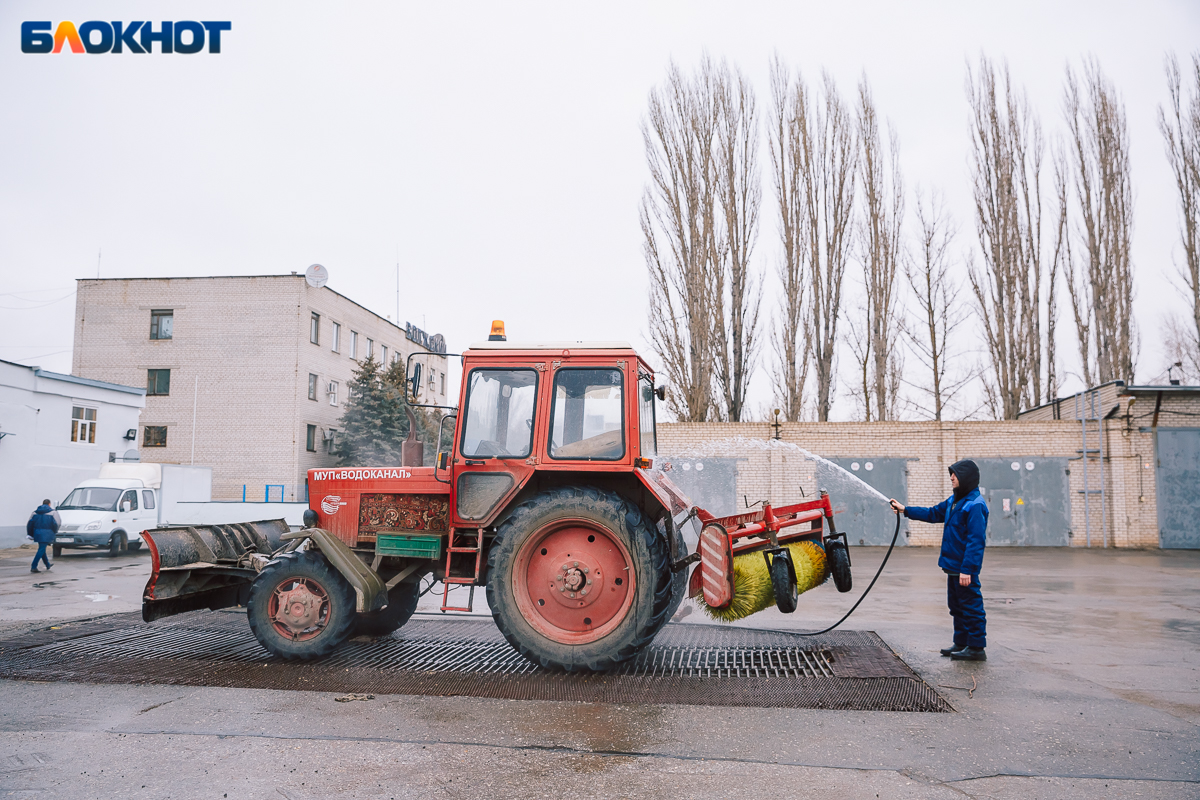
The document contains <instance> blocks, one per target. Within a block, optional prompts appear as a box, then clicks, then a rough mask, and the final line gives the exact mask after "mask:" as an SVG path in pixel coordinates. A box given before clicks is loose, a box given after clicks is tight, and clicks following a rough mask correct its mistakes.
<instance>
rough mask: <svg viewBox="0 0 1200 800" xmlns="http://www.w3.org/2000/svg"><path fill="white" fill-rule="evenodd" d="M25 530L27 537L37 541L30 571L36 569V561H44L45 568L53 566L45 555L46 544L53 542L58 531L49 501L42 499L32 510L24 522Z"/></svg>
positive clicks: (35, 570) (48, 568)
mask: <svg viewBox="0 0 1200 800" xmlns="http://www.w3.org/2000/svg"><path fill="white" fill-rule="evenodd" d="M25 532H26V533H27V534H29V538H31V539H33V540H34V541H35V542H37V546H38V551H37V555H36V556H34V557H33V566H31V567H30V568H29V571H30V572H37V571H38V562H39V561H44V562H46V570H47V571H49V570H50V567H52V566H54V565H53V564H51V563H50V559H49V558H47V557H46V545H48V544H53V543H54V537H55V535H56V534H57V533H58V521H57V520H56V519H54V509H52V508H50V501H49V500H43V501H42V504H41V505H40V506H38V507H37V511H35V512H33V516H32V517H30V518H29V522H26V523H25Z"/></svg>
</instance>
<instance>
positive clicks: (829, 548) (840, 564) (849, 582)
mask: <svg viewBox="0 0 1200 800" xmlns="http://www.w3.org/2000/svg"><path fill="white" fill-rule="evenodd" d="M825 555H826V557H828V558H829V571H830V572H831V573H832V574H833V585H834V586H836V587H837V590H838V591H839V592H848V591H850V590H851V589H852V588H853V587H854V579H853V578H852V577H851V575H850V554H849V553H847V552H846V545H845V543H844V542H839V541H832V542H830V543H829V544H827V545H825Z"/></svg>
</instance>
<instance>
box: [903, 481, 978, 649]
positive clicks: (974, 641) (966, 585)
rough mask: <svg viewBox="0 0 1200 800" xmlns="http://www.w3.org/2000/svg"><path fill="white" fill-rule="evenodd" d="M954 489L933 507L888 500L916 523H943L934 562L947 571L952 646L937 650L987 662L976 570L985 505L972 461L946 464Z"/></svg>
mask: <svg viewBox="0 0 1200 800" xmlns="http://www.w3.org/2000/svg"><path fill="white" fill-rule="evenodd" d="M950 486H951V487H952V488H953V489H954V494H952V495H951V496H950V497H948V498H946V499H945V500H943V501H942V502H940V503H938V504H937V505H936V506H932V507H930V508H919V507H917V506H908V507H905V506H904V505H902V504H901V503H900V502H898V501H897V500H895V499H893V500H892V501H891V503H892V510H894V511H895V512H896V513H897V514H903V515H904V516H906V517H908V518H909V519H915V520H917V521H918V522H942V523H945V525H944V526H943V528H942V554H941V557H940V558H938V566H939V567H941V568H942V571H943V572H945V573H946V576H947V577H946V602H947V604H948V605H949V606H950V615H951V616H952V617H954V645H953V646H952V647H947V648H945V649H944V650H942V655H944V656H950V658H952V659H954V660H955V661H987V650H986V649H985V648H987V616H986V614H984V611H983V591H982V588H981V586H980V583H979V571H980V569H982V567H983V548H984V544H985V541H986V538H987V521H988V507H987V503H985V502H983V498H982V497H981V496H980V495H979V467H977V466H976V465H975V462H974V461H958V462H955V463H954V464H952V465H951V466H950Z"/></svg>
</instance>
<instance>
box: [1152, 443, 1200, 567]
mask: <svg viewBox="0 0 1200 800" xmlns="http://www.w3.org/2000/svg"><path fill="white" fill-rule="evenodd" d="M1156 446H1157V448H1158V536H1159V543H1160V544H1161V546H1162V547H1170V548H1187V549H1197V548H1200V430H1197V429H1195V428H1159V429H1158V441H1157V443H1156Z"/></svg>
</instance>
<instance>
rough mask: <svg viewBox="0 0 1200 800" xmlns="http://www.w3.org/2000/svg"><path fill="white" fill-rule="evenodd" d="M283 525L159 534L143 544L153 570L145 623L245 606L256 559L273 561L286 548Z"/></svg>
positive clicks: (266, 523)
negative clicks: (203, 609)
mask: <svg viewBox="0 0 1200 800" xmlns="http://www.w3.org/2000/svg"><path fill="white" fill-rule="evenodd" d="M288 531H289V527H288V524H287V522H286V521H285V520H282V519H275V520H264V521H261V522H243V523H237V524H233V525H189V526H184V527H177V528H156V529H154V530H149V531H146V532H145V533H143V534H142V538H143V539H145V540H146V543H147V545H148V546H149V548H150V556H151V559H152V569H151V571H150V580H149V581H147V583H146V590H145V592H143V594H142V619H144V620H145V621H146V622H153V621H154V620H156V619H161V618H163V617H169V616H171V615H173V614H182V613H184V612H185V611H197V610H199V609H202V608H207V609H211V610H214V611H215V610H217V609H219V608H228V607H230V606H236V605H245V603H246V600H247V599H248V598H249V596H250V583H251V581H253V580H254V576H255V575H257V574H258V569H257V568H256V566H255V564H254V559H253V558H252V556H254V555H256V554H257V555H258V556H260V557H265V558H270V557H271V555H272V554H273V553H275V552H276V551H278V550H280V549H282V548H283V547H284V546H285V544H286V542H284V540H283V538H282V537H283V535H284V534H285V533H287V532H288Z"/></svg>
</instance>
